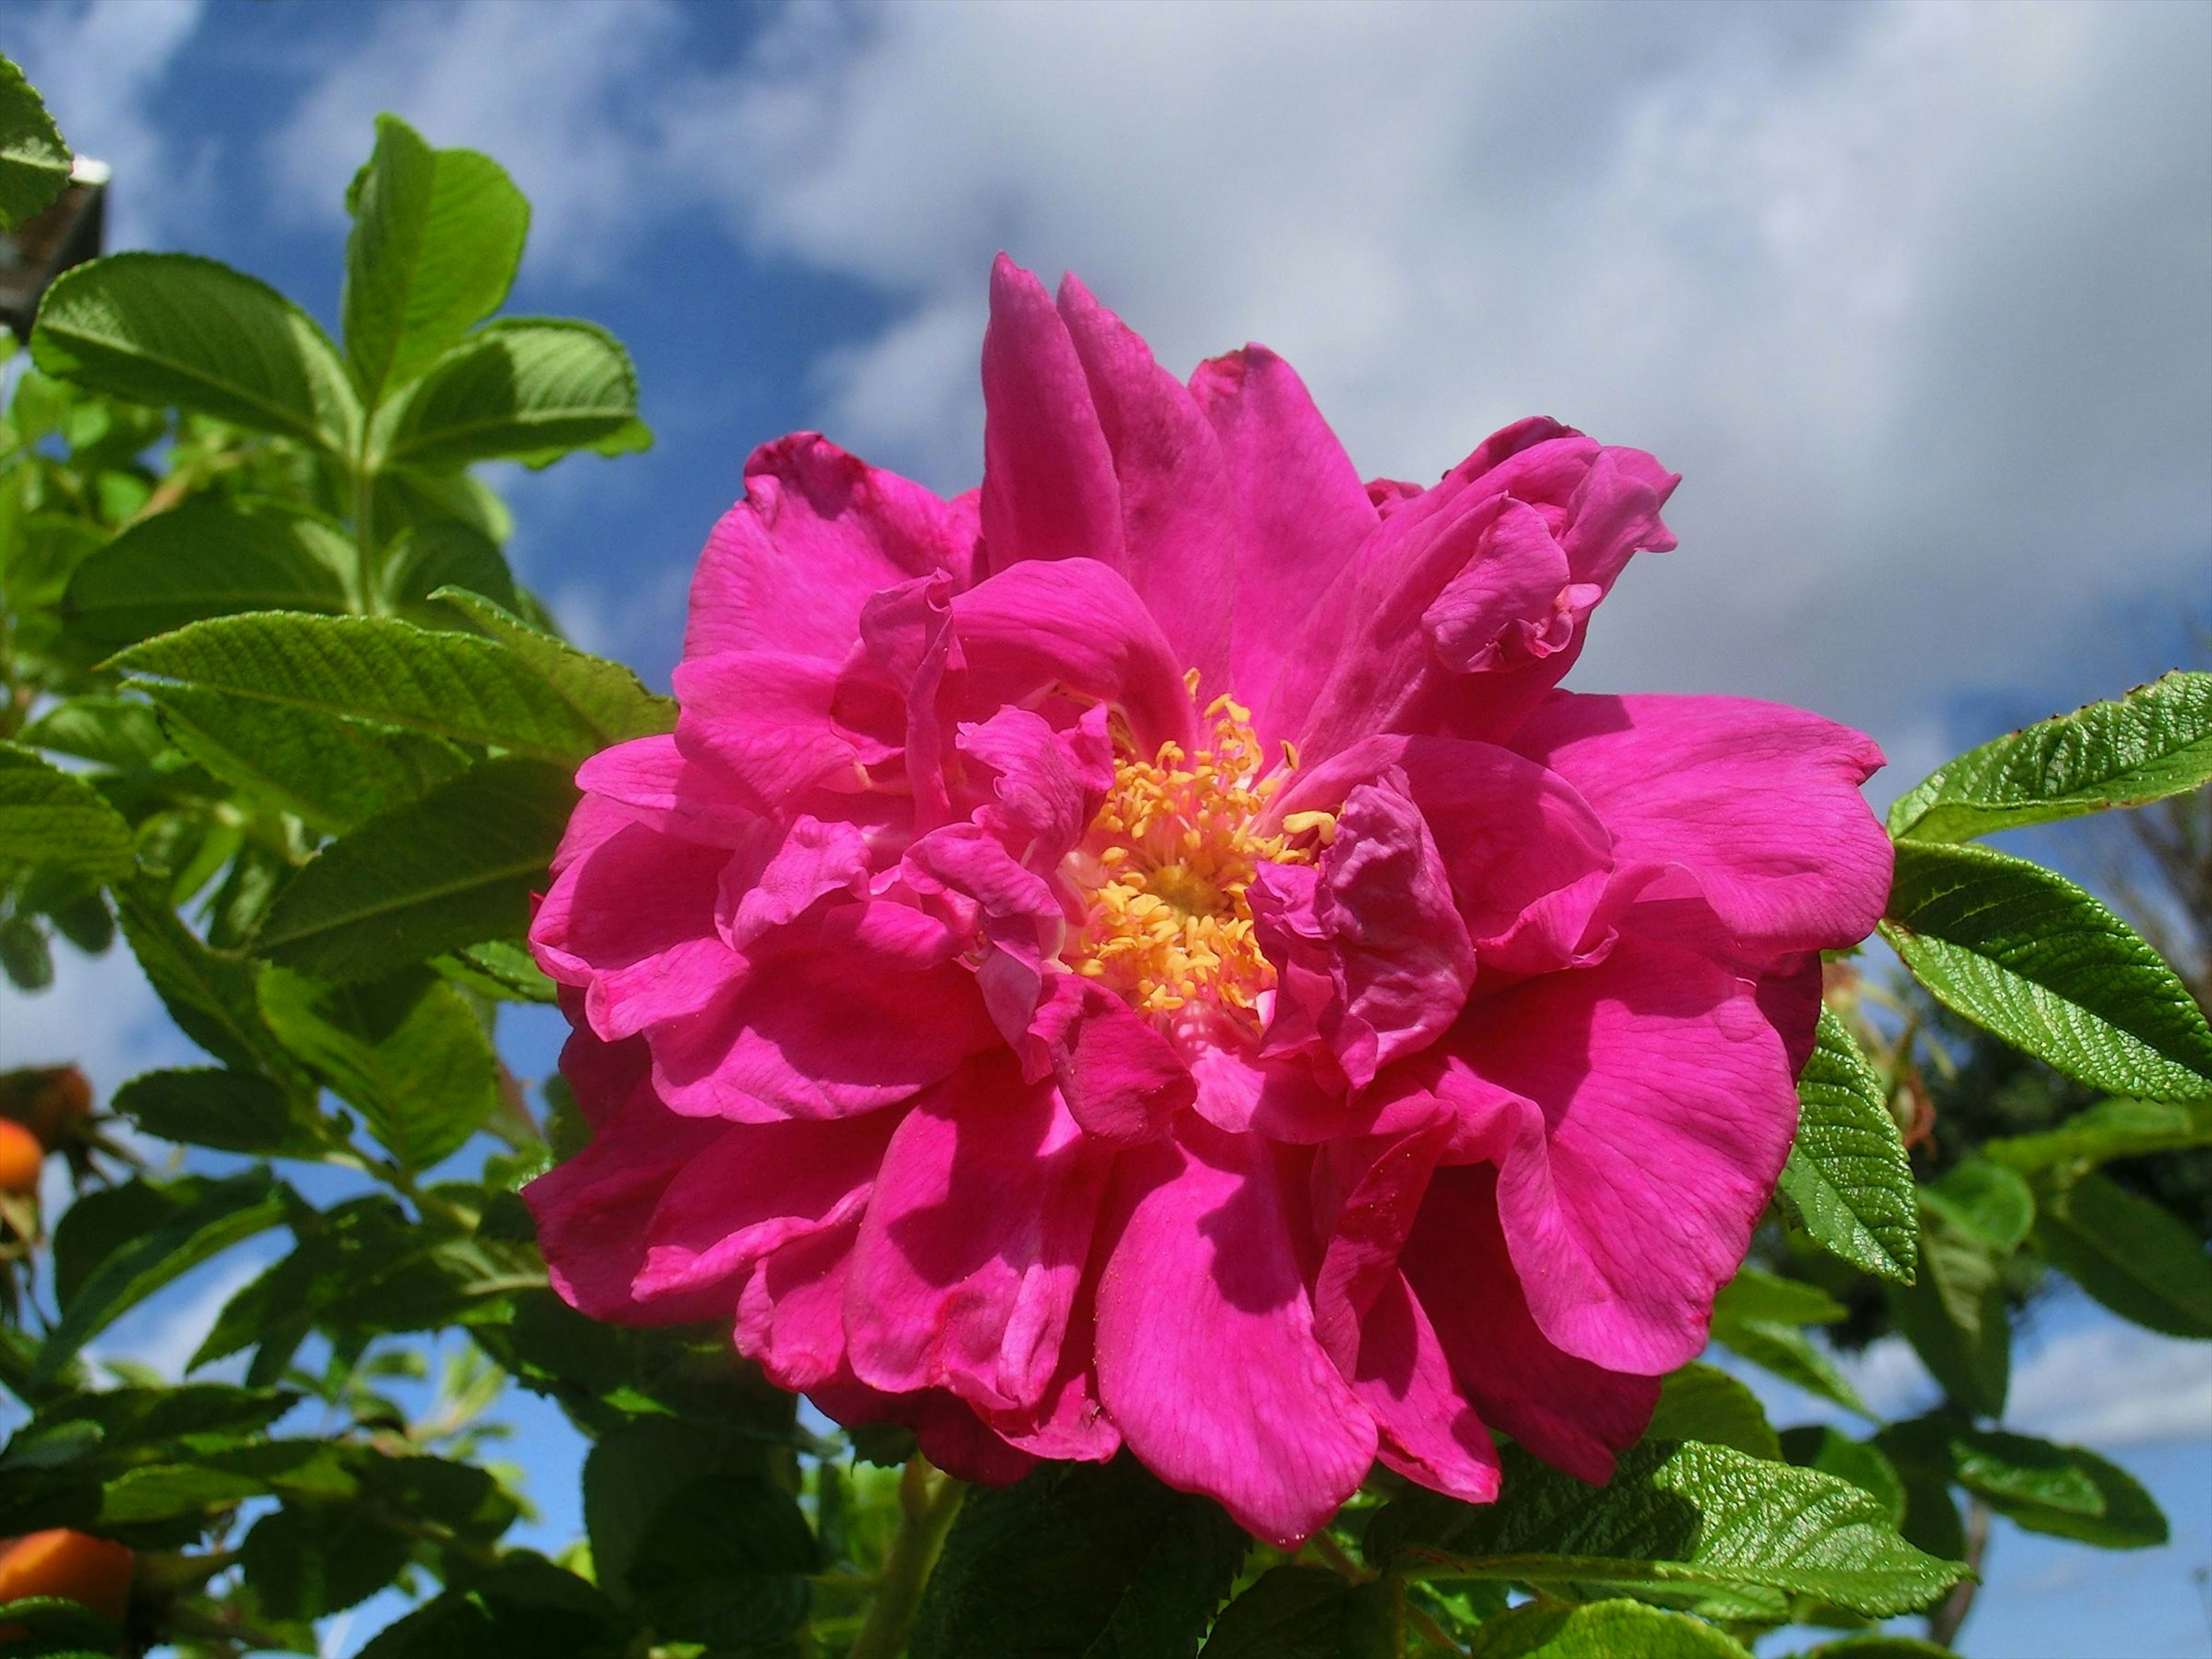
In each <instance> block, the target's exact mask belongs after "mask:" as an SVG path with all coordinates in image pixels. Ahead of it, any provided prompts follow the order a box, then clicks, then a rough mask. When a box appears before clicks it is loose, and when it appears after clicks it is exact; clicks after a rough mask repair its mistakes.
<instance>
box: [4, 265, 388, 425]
mask: <svg viewBox="0 0 2212 1659" xmlns="http://www.w3.org/2000/svg"><path fill="white" fill-rule="evenodd" d="M31 356H32V358H33V361H34V362H37V364H38V366H39V367H40V368H41V369H44V370H45V371H46V373H47V374H52V375H55V376H58V378H60V379H62V380H74V381H75V382H76V384H78V385H79V386H86V387H88V388H90V389H91V390H93V391H94V392H108V393H110V394H112V396H115V397H118V398H128V399H130V400H131V401H132V402H134V403H142V404H154V405H155V407H156V408H165V407H170V406H174V407H176V408H179V409H188V410H197V411H199V412H200V413H201V414H204V415H212V416H216V418H217V419H219V420H225V421H231V422H236V423H237V424H238V425H240V426H247V427H252V428H255V429H256V430H257V431H261V432H274V433H277V434H279V435H282V436H284V437H287V438H296V439H299V440H300V441H301V442H303V443H308V444H313V445H314V446H316V447H319V448H321V449H324V450H325V451H328V452H329V453H331V454H334V455H337V456H341V457H343V456H347V455H350V454H351V453H352V452H353V447H354V435H355V434H356V432H357V431H358V430H359V428H360V424H361V405H360V403H359V401H358V400H357V399H356V398H355V396H354V392H353V386H352V383H351V382H350V380H349V379H348V378H347V375H346V370H345V364H344V363H343V362H342V361H341V360H340V359H339V356H338V354H337V348H336V347H334V346H332V345H331V343H330V340H329V339H328V338H327V337H325V335H324V333H323V331H322V330H321V329H319V328H318V327H316V326H315V323H314V319H313V318H311V317H309V316H308V315H307V313H306V312H304V311H302V310H301V309H300V308H299V307H297V306H295V305H294V304H293V303H292V302H291V301H289V300H288V299H286V298H285V297H284V296H283V295H281V294H279V293H277V292H276V289H273V288H270V287H269V286H268V285H267V284H266V283H259V282H256V281H255V280H254V279H253V278H252V277H251V276H246V274H245V273H243V272H242V271H236V270H232V269H231V268H230V267H229V266H228V265H225V264H217V263H216V261H215V260H213V259H203V258H198V257H197V256H196V255H193V254H189V253H117V254H111V255H110V256H109V257H108V258H105V259H94V260H93V261H92V262H91V263H90V264H82V265H79V266H77V267H76V270H70V271H64V273H63V274H62V275H61V276H58V277H57V278H56V279H55V281H54V285H53V286H52V288H50V289H47V290H46V299H45V301H43V302H42V303H41V304H40V307H39V322H38V326H37V327H36V328H35V329H33V331H32V334H31Z"/></svg>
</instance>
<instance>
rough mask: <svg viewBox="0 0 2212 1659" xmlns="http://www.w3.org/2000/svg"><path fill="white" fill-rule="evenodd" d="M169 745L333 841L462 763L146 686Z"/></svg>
mask: <svg viewBox="0 0 2212 1659" xmlns="http://www.w3.org/2000/svg"><path fill="white" fill-rule="evenodd" d="M146 694H147V696H149V697H151V698H152V699H153V701H154V702H155V705H156V706H157V707H158V708H160V709H161V720H162V723H163V724H164V725H165V726H167V728H168V730H169V732H170V735H171V736H172V737H173V738H175V740H176V744H177V747H178V748H179V749H181V750H184V752H185V754H187V755H189V756H190V757H191V758H192V759H193V760H195V761H197V762H198V763H199V764H200V765H202V766H203V767H204V768H206V769H207V770H208V771H209V772H210V773H212V774H213V775H215V776H216V777H218V778H220V779H222V781H224V782H225V783H227V784H229V785H230V786H231V787H234V788H237V789H243V790H245V791H246V792H247V793H250V794H253V795H257V796H258V797H260V798H261V799H264V800H267V801H269V802H270V803H272V804H273V805H276V806H277V807H279V808H281V809H282V810H283V811H287V812H292V813H295V814H296V815H298V817H300V818H301V820H303V821H304V822H305V823H307V826H308V827H309V828H310V829H316V830H319V831H320V832H321V833H323V834H325V835H332V834H337V833H340V832H343V831H344V830H347V829H351V828H353V826H354V825H356V824H357V823H361V822H362V821H363V820H364V819H367V818H371V817H375V816H376V814H378V813H379V812H383V811H389V810H391V809H392V808H393V807H395V806H401V805H405V804H406V803H407V802H409V801H411V800H416V799H421V798H422V796H423V795H425V794H427V793H429V791H430V789H431V788H432V787H434V786H435V785H437V784H440V783H442V782H444V781H446V780H447V779H448V778H451V777H453V776H456V775H459V773H461V772H462V771H464V770H465V769H467V766H468V757H467V756H466V755H465V754H463V753H462V752H461V750H459V749H456V748H455V747H454V746H453V744H450V743H447V742H446V741H445V740H444V739H442V738H432V737H426V736H424V735H422V733H421V732H404V731H401V730H400V729H399V728H398V727H397V726H378V725H374V724H373V723H371V722H368V721H366V720H347V719H345V718H344V717H343V716H342V715H337V714H319V713H318V712H316V711H315V710H313V709H309V708H289V707H287V706H285V705H284V704H282V703H270V702H246V701H245V700H243V699H241V698H238V697H234V696H230V695H229V694H228V692H223V691H214V690H209V689H208V688H206V687H205V686H197V685H149V686H148V687H147V688H146Z"/></svg>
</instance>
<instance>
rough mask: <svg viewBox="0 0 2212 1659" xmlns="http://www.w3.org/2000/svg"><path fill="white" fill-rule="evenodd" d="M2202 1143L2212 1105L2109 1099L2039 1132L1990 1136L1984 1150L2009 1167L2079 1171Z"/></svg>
mask: <svg viewBox="0 0 2212 1659" xmlns="http://www.w3.org/2000/svg"><path fill="white" fill-rule="evenodd" d="M2200 1146H2212V1104H2207V1103H2197V1104H2195V1105H2179V1104H2176V1103H2172V1102H2168V1101H2160V1100H2106V1101H2101V1102H2100V1103H2098V1104H2096V1105H2094V1106H2092V1107H2089V1108H2087V1109H2086V1110H2083V1111H2080V1112H2076V1113H2075V1115H2073V1116H2072V1117H2069V1118H2068V1119H2067V1120H2066V1121H2064V1122H2063V1123H2062V1124H2060V1125H2059V1126H2058V1127H2057V1128H2055V1129H2046V1130H2045V1131H2043V1133H2040V1134H2031V1135H2006V1136H2003V1137H2002V1138H2000V1139H1996V1140H1991V1141H1986V1142H1984V1144H1983V1146H1982V1152H1983V1153H1984V1155H1985V1156H1986V1157H1987V1158H1990V1161H1991V1162H1993V1163H1996V1164H2003V1165H2004V1166H2005V1167H2006V1168H2007V1169H2008V1170H2017V1171H2019V1172H2020V1173H2021V1174H2023V1175H2035V1174H2039V1173H2041V1172H2043V1171H2045V1170H2061V1171H2064V1170H2073V1171H2079V1170H2088V1169H2092V1168H2093V1167H2095V1166H2096V1165H2097V1164H2105V1163H2109V1162H2110V1161H2111V1160H2112V1159H2113V1158H2146V1157H2149V1156H2151V1155H2153V1154H2155V1153H2159V1152H2191V1151H2194V1150H2195V1149H2197V1147H2200Z"/></svg>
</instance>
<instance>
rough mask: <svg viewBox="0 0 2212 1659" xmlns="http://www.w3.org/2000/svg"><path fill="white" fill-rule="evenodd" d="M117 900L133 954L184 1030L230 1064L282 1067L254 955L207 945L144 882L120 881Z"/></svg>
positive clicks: (280, 1050) (280, 1070) (280, 1049)
mask: <svg viewBox="0 0 2212 1659" xmlns="http://www.w3.org/2000/svg"><path fill="white" fill-rule="evenodd" d="M115 901H116V904H115V908H116V915H117V916H118V919H119V920H120V921H121V922H122V924H123V937H124V938H125V940H127V941H128V942H129V944H130V946H131V954H132V955H133V956H135V957H137V958H138V965H139V967H140V968H142V969H144V970H145V974H146V980H147V982H148V983H149V984H150V985H151V986H152V987H154V990H155V994H156V995H158V996H159V997H160V998H161V1003H162V1006H164V1007H166V1008H167V1010H168V1011H169V1018H172V1019H173V1020H175V1021H176V1022H177V1024H178V1025H179V1027H181V1028H182V1029H183V1030H184V1033H185V1036H188V1037H190V1038H191V1040H192V1041H193V1042H197V1043H198V1044H199V1045H200V1047H201V1048H204V1049H206V1050H207V1051H208V1052H209V1053H210V1054H213V1055H214V1056H215V1057H216V1059H217V1060H224V1061H227V1062H228V1063H229V1064H230V1065H232V1066H239V1067H241V1068H243V1069H246V1070H249V1071H256V1070H258V1071H275V1072H276V1073H280V1074H281V1073H284V1072H286V1071H287V1070H288V1069H289V1062H288V1060H287V1059H286V1057H285V1054H284V1050H283V1047H282V1045H280V1044H279V1043H278V1042H277V1041H276V1038H275V1037H274V1036H271V1035H270V1030H269V1028H268V1026H267V1025H266V1024H264V1023H263V1021H262V1018H261V1008H260V1005H259V1003H258V1000H256V997H255V994H254V981H255V980H256V978H257V976H258V971H259V970H258V968H257V967H256V966H255V964H254V963H251V962H248V961H246V960H245V959H244V958H242V957H234V956H230V955H228V954H226V953H225V952H222V951H212V950H210V949H209V948H208V946H207V945H205V944H204V943H203V942H202V941H201V939H199V938H198V937H197V935H196V934H194V933H192V931H191V929H190V928H188V927H185V925H184V923H183V922H182V921H179V920H178V918H177V914H176V912H175V911H173V910H172V909H171V908H169V906H168V903H167V896H166V895H165V894H164V893H162V891H161V889H160V888H159V887H158V886H156V885H155V884H152V883H150V882H139V883H134V884H131V885H129V886H126V887H120V888H118V889H117V890H116V894H115Z"/></svg>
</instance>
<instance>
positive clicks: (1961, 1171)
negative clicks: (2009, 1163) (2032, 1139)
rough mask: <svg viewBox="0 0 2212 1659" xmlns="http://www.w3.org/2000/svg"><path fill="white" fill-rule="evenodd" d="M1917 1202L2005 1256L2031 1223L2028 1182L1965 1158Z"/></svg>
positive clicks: (1981, 1161) (1999, 1166) (1993, 1165)
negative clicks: (1936, 1211)
mask: <svg viewBox="0 0 2212 1659" xmlns="http://www.w3.org/2000/svg"><path fill="white" fill-rule="evenodd" d="M1920 1196H1921V1199H1922V1200H1923V1202H1924V1203H1926V1204H1928V1205H1929V1206H1932V1207H1934V1208H1936V1209H1938V1210H1941V1211H1942V1212H1943V1214H1944V1216H1945V1217H1946V1218H1948V1219H1949V1220H1951V1221H1952V1222H1954V1223H1955V1224H1956V1225H1959V1226H1961V1227H1964V1228H1966V1229H1967V1230H1969V1231H1972V1232H1974V1233H1977V1234H1978V1235H1980V1236H1981V1237H1983V1238H1984V1239H1985V1240H1987V1241H1988V1243H1989V1244H1990V1248H1991V1249H1995V1250H1996V1252H1997V1253H1998V1254H1999V1255H2011V1254H2012V1253H2013V1252H2014V1251H2015V1250H2016V1249H2019V1248H2020V1247H2021V1244H2022V1243H2024V1242H2025V1241H2026V1240H2027V1230H2028V1229H2029V1228H2030V1227H2031V1226H2033V1225H2034V1223H2035V1194H2033V1193H2032V1192H2030V1191H2029V1190H2028V1186H2027V1182H2025V1181H2023V1180H2021V1178H2020V1176H2018V1175H2017V1174H2016V1173H2015V1172H2014V1171H2013V1170H2008V1169H2007V1168H2005V1166H2004V1165H2002V1164H1996V1163H1993V1162H1992V1161H1990V1159H1988V1158H1980V1157H1973V1156H1969V1157H1968V1158H1965V1159H1964V1160H1962V1161H1961V1162H1960V1163H1958V1164H1954V1165H1953V1166H1952V1167H1951V1168H1950V1169H1949V1170H1946V1171H1945V1172H1944V1173H1943V1176H1942V1178H1941V1179H1940V1180H1937V1181H1934V1182H1929V1184H1928V1185H1927V1186H1925V1187H1923V1188H1921V1189H1920Z"/></svg>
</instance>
